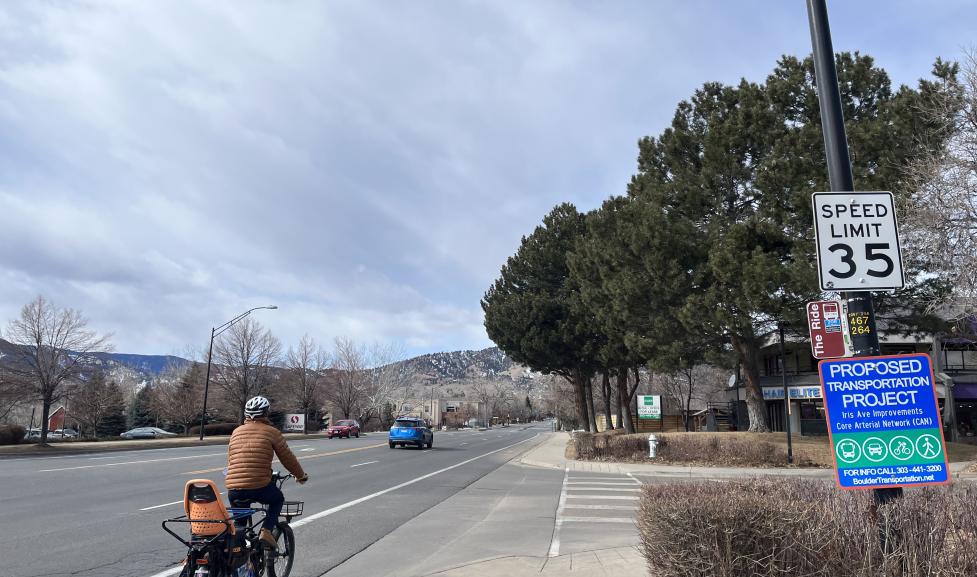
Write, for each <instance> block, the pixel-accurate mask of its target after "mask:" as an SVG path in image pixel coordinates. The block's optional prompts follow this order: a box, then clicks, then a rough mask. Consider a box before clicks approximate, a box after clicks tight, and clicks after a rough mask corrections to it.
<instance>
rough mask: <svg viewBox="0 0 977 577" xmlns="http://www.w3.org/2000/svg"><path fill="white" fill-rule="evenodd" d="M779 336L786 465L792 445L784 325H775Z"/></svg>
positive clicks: (792, 459) (780, 323)
mask: <svg viewBox="0 0 977 577" xmlns="http://www.w3.org/2000/svg"><path fill="white" fill-rule="evenodd" d="M777 333H778V334H779V335H780V382H781V384H783V386H784V430H785V431H787V464H788V465H790V464H792V463H793V462H794V445H793V443H792V442H791V438H790V391H788V390H787V354H786V353H785V352H784V323H783V322H778V323H777Z"/></svg>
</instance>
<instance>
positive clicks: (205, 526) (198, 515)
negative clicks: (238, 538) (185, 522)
mask: <svg viewBox="0 0 977 577" xmlns="http://www.w3.org/2000/svg"><path fill="white" fill-rule="evenodd" d="M183 509H184V511H186V514H187V518H188V519H190V521H195V520H196V521H210V522H209V523H204V522H197V523H190V532H191V533H192V534H194V535H200V536H207V537H212V536H214V535H218V534H220V533H221V532H222V531H224V530H225V528H228V529H227V532H228V534H229V535H234V533H235V530H234V523H229V522H227V521H230V519H231V516H230V515H229V514H228V513H227V507H225V506H224V501H223V500H222V499H221V494H220V491H218V490H217V485H216V484H215V483H214V482H213V481H211V480H210V479H192V480H190V481H187V485H186V487H184V489H183ZM215 521H224V522H223V523H219V522H215Z"/></svg>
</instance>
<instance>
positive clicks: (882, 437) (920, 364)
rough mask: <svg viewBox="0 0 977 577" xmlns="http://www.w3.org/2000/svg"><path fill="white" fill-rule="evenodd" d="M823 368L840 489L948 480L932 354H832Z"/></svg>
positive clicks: (826, 406)
mask: <svg viewBox="0 0 977 577" xmlns="http://www.w3.org/2000/svg"><path fill="white" fill-rule="evenodd" d="M818 371H819V373H820V376H821V389H822V394H823V395H824V410H825V414H826V417H827V419H828V435H829V436H830V438H831V449H832V453H833V454H834V461H835V471H836V473H837V481H838V485H839V486H840V487H841V488H842V489H881V488H886V487H911V486H915V485H933V484H940V483H947V482H948V481H949V473H948V471H949V468H948V466H947V458H946V444H945V442H944V440H943V428H942V427H941V425H940V410H939V406H938V405H937V401H936V388H935V387H934V378H933V366H932V364H931V363H930V357H929V355H927V354H922V353H919V354H909V355H894V356H882V357H859V358H850V359H830V360H824V361H821V362H820V363H818Z"/></svg>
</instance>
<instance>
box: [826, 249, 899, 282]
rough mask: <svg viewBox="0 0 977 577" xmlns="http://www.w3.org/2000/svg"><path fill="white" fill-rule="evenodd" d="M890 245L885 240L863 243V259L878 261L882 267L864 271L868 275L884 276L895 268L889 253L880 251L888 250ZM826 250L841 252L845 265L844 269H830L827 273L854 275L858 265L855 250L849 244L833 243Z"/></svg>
mask: <svg viewBox="0 0 977 577" xmlns="http://www.w3.org/2000/svg"><path fill="white" fill-rule="evenodd" d="M889 248H890V245H889V243H887V242H870V243H866V244H865V260H866V261H879V263H880V264H881V265H882V266H883V267H884V268H881V269H879V268H877V267H873V268H869V269H868V270H867V271H865V274H867V275H868V276H874V277H877V278H884V277H887V276H889V275H890V274H892V271H893V270H894V269H895V264H894V263H893V262H892V259H891V258H890V257H889V255H887V254H885V253H884V252H881V251H887V250H889ZM828 250H829V251H831V252H832V253H841V262H842V263H843V264H845V265H847V268H846V269H844V270H837V269H834V268H832V269H830V270H828V273H829V274H831V276H834V277H836V278H851V277H853V276H855V273H856V272H857V269H858V267H857V266H856V264H855V260H854V258H853V257H854V256H855V251H854V249H852V247H851V245H850V244H845V243H843V242H838V243H835V244H833V245H831V246H829V247H828Z"/></svg>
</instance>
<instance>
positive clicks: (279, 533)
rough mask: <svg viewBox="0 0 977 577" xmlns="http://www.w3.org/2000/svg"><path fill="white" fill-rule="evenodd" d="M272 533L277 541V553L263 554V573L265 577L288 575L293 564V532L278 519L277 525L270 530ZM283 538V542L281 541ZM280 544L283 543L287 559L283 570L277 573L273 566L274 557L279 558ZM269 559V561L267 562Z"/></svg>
mask: <svg viewBox="0 0 977 577" xmlns="http://www.w3.org/2000/svg"><path fill="white" fill-rule="evenodd" d="M271 534H272V535H274V536H275V540H276V541H278V552H279V554H278V555H270V556H269V555H265V562H266V570H265V575H266V576H267V577H288V576H289V574H291V572H292V565H294V564H295V533H294V532H293V531H292V528H291V527H290V526H289V525H288V523H286V522H284V521H279V522H278V525H275V528H274V529H273V530H272V533H271ZM283 540H284V543H282V541H283ZM282 545H284V549H285V555H284V557H285V558H286V559H287V561H286V562H285V571H283V572H281V573H279V572H278V569H276V568H275V561H274V560H275V559H276V558H281V557H282V556H283V555H281V551H282ZM269 561H270V562H269Z"/></svg>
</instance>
